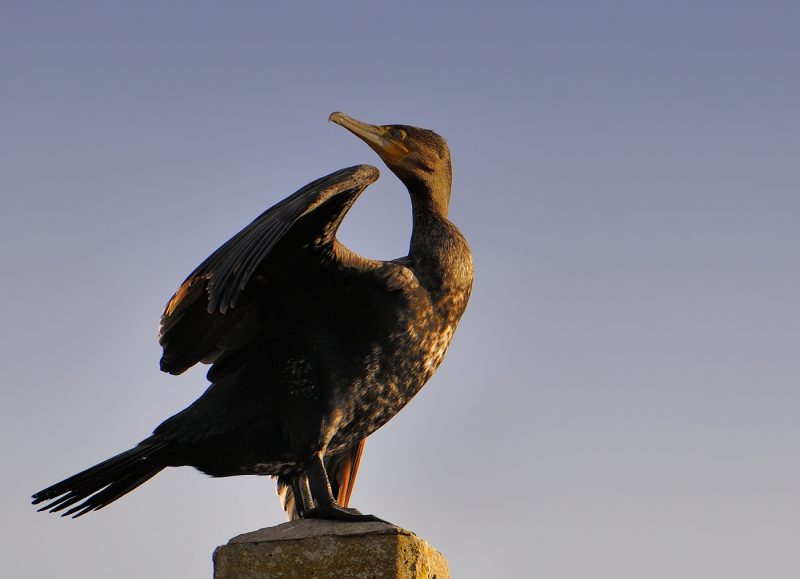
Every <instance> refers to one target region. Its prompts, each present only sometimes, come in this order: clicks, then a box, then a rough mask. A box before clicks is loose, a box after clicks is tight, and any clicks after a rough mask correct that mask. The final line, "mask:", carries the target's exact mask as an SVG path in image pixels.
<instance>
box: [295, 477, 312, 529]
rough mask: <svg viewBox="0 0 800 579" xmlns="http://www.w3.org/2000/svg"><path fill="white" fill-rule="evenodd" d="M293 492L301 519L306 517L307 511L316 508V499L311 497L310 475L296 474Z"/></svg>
mask: <svg viewBox="0 0 800 579" xmlns="http://www.w3.org/2000/svg"><path fill="white" fill-rule="evenodd" d="M292 492H293V493H294V497H295V506H296V508H297V514H298V515H299V516H300V518H301V519H304V518H305V517H306V513H308V512H309V511H311V510H312V509H313V508H314V499H313V498H312V497H311V489H310V488H309V486H308V477H307V476H306V475H304V474H296V475H294V476H293V477H292Z"/></svg>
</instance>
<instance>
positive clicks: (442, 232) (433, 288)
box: [409, 183, 472, 315]
mask: <svg viewBox="0 0 800 579" xmlns="http://www.w3.org/2000/svg"><path fill="white" fill-rule="evenodd" d="M410 192H411V206H412V215H413V222H414V223H413V232H412V234H411V247H410V250H409V257H410V258H411V263H412V264H413V265H412V267H413V269H414V274H415V275H416V276H417V278H418V279H419V280H420V282H421V283H422V284H423V285H424V286H425V287H426V288H427V289H428V290H429V291H430V292H431V295H432V297H434V299H435V300H438V299H439V298H443V297H446V296H448V295H451V296H452V295H459V296H468V295H469V290H470V288H471V287H472V254H471V253H470V250H469V246H468V245H467V242H466V240H465V239H464V236H463V235H461V232H460V231H459V230H458V228H457V227H456V226H455V225H454V224H453V223H451V222H450V220H448V219H447V202H448V200H449V196H450V186H449V183H447V190H446V191H426V192H425V193H424V194H422V193H421V192H419V191H416V192H415V191H410ZM464 304H466V301H464ZM462 310H463V308H462ZM459 315H460V314H459Z"/></svg>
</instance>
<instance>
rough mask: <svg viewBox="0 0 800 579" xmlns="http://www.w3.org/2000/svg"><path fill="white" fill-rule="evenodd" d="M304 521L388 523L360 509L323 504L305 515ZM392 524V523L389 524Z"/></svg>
mask: <svg viewBox="0 0 800 579" xmlns="http://www.w3.org/2000/svg"><path fill="white" fill-rule="evenodd" d="M303 518H304V519H326V520H334V521H347V522H349V523H367V522H373V523H386V522H387V521H384V520H383V519H379V518H378V517H376V516H375V515H364V514H362V513H361V512H360V511H359V510H358V509H349V508H345V507H340V506H339V505H337V504H335V503H333V504H327V505H326V504H323V505H320V506H318V507H314V508H313V509H311V510H309V511H306V512H305V513H303ZM389 524H391V523H389Z"/></svg>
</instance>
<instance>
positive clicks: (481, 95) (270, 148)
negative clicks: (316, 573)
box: [0, 0, 800, 579]
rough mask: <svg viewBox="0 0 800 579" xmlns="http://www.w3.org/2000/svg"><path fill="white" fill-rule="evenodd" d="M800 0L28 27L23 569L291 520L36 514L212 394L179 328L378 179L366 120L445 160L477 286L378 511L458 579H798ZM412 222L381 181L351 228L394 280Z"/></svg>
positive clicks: (158, 13) (217, 8)
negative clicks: (291, 218)
mask: <svg viewBox="0 0 800 579" xmlns="http://www.w3.org/2000/svg"><path fill="white" fill-rule="evenodd" d="M799 7H800V4H798V3H797V2H771V1H765V2H737V1H725V2H723V1H702V0H700V1H692V2H683V1H673V2H650V1H637V2H605V1H598V2H593V1H559V2H555V1H553V2H535V3H523V2H519V3H509V2H484V3H481V4H473V3H468V2H460V3H455V2H450V3H435V2H404V3H402V4H394V5H383V4H381V5H379V4H378V3H375V2H337V3H327V4H323V3H319V4H316V3H295V4H293V5H291V6H290V5H289V4H288V3H286V4H285V5H284V6H283V7H276V6H274V5H273V3H267V2H227V3H221V2H216V3H215V2H147V1H140V2H80V1H78V2H36V1H26V2H21V1H20V2H15V1H11V2H5V3H4V4H3V9H2V17H0V71H2V72H0V80H1V81H2V91H1V93H0V94H1V95H2V96H0V102H2V107H0V187H1V191H2V207H3V209H2V212H0V243H2V250H1V251H0V268H2V271H3V272H4V273H3V278H2V279H3V284H2V285H3V289H2V299H1V300H0V312H2V320H3V324H2V325H1V326H0V337H1V338H2V345H3V347H2V352H3V353H2V359H3V379H2V389H3V390H2V392H3V402H2V405H1V406H0V412H1V413H2V420H0V429H2V430H1V431H0V450H1V451H2V456H3V458H4V462H5V467H4V469H3V471H4V477H3V481H2V488H3V492H2V507H3V513H4V517H3V524H2V526H1V527H0V529H2V536H0V549H2V551H3V557H2V559H3V574H4V575H5V576H9V577H32V578H39V577H55V576H58V577H64V578H70V577H98V578H100V577H116V578H134V577H143V576H148V577H203V576H206V577H207V576H210V573H211V565H210V557H211V552H212V550H213V548H214V547H215V546H216V545H218V544H222V543H224V542H225V541H227V539H228V538H230V537H231V536H233V535H236V534H238V533H241V532H245V531H250V530H253V529H257V528H259V527H263V526H266V525H272V524H276V523H279V522H280V521H281V520H282V513H281V511H280V509H279V507H278V504H277V501H276V500H275V497H274V487H273V485H272V483H271V482H270V481H268V480H265V479H260V478H251V477H237V478H233V479H224V480H212V479H209V478H207V477H205V476H203V475H201V474H199V473H197V472H194V471H192V470H190V469H172V470H171V471H168V472H164V473H162V474H160V475H159V476H158V477H157V478H155V479H154V480H152V481H150V482H149V483H148V484H146V485H145V486H143V487H142V488H140V489H139V490H137V491H136V492H135V493H133V494H132V495H130V496H128V497H126V498H125V499H124V500H121V501H120V502H118V503H115V504H114V505H113V506H111V507H109V508H108V509H106V510H104V511H102V512H100V513H96V514H94V515H92V516H88V517H85V518H83V519H81V520H79V521H66V520H60V519H58V518H56V517H53V516H45V515H36V514H35V513H34V510H33V509H32V508H31V507H30V506H29V505H28V504H27V497H28V496H29V495H30V494H31V493H32V492H33V491H35V490H38V489H39V488H42V487H43V486H45V485H47V484H50V483H52V482H55V481H56V480H60V479H61V478H63V477H65V476H67V475H70V474H72V473H74V472H76V471H77V470H80V469H82V468H84V467H87V466H90V465H92V464H94V463H96V462H98V461H100V460H101V459H105V458H107V457H108V456H110V455H112V454H114V453H116V452H119V451H121V450H124V449H126V448H128V447H129V446H131V445H132V444H134V443H136V442H137V441H138V440H140V439H141V438H143V437H144V436H146V435H147V434H149V432H150V431H151V429H152V428H153V427H154V426H155V425H156V424H158V423H159V422H160V421H161V420H162V419H164V418H166V417H167V416H169V415H171V414H173V413H174V412H176V411H177V410H179V409H181V408H183V407H184V406H185V405H187V404H188V403H189V402H190V401H192V400H194V399H195V398H196V397H197V396H198V395H199V394H200V393H201V392H202V391H203V389H204V387H205V380H204V375H203V370H202V369H199V370H194V371H191V372H189V373H188V374H187V375H186V376H182V377H179V378H175V377H170V376H167V375H164V374H162V373H160V372H159V371H158V358H159V348H158V344H157V341H156V332H157V322H158V318H159V315H160V312H161V310H162V308H163V306H164V303H165V302H166V300H167V298H168V297H169V296H170V295H171V293H172V292H173V291H174V290H175V288H176V287H177V285H178V284H179V283H180V282H181V281H182V280H183V278H184V277H185V275H186V274H188V273H189V271H191V269H192V268H193V267H194V266H195V265H196V264H197V263H199V261H200V260H202V259H203V258H204V257H205V256H206V255H207V254H208V253H209V252H210V251H212V250H213V249H215V248H216V247H217V246H218V245H219V244H220V243H221V242H223V241H225V240H226V239H227V238H228V237H229V236H230V235H232V234H233V233H235V232H236V231H237V230H238V229H239V228H240V227H242V226H243V225H245V224H246V223H248V222H249V221H250V220H251V219H252V218H253V217H254V216H255V215H257V214H258V213H259V212H261V211H262V210H263V209H265V208H266V207H268V206H270V205H271V204H273V203H274V202H275V201H277V200H279V199H280V198H282V197H283V196H285V195H287V194H289V193H291V192H292V191H294V190H295V189H297V188H298V187H300V186H301V185H303V184H305V183H306V182H308V181H310V180H312V179H314V178H316V177H319V176H321V175H323V174H326V173H328V172H330V171H332V170H335V169H338V168H341V167H344V166H348V165H352V164H356V163H363V162H368V163H373V164H379V160H378V159H377V158H376V156H375V155H374V153H372V151H370V150H369V149H368V148H367V147H365V146H364V145H363V143H361V142H359V141H358V140H357V139H355V138H353V137H352V136H351V135H349V134H348V133H347V132H345V131H344V130H342V129H341V128H339V127H336V126H333V125H328V124H326V119H327V115H328V114H329V113H330V112H331V111H334V110H342V111H344V112H347V113H349V114H352V115H353V116H355V117H357V118H360V119H363V120H366V121H369V122H377V123H388V122H401V123H407V124H415V125H420V126H424V127H428V128H432V129H435V130H437V131H438V132H440V133H441V134H443V135H444V136H445V137H447V139H448V140H449V142H450V146H451V149H452V153H453V159H454V173H455V183H454V192H453V202H452V210H451V216H452V218H453V220H454V221H455V222H456V223H458V225H459V226H460V227H461V228H462V230H463V231H464V232H465V234H466V235H467V237H468V238H469V240H470V242H471V244H472V246H473V250H474V253H475V259H476V266H477V279H476V284H475V291H474V294H473V299H472V303H471V305H470V309H469V310H468V312H467V314H466V316H465V318H464V320H463V322H462V325H461V327H460V329H459V332H458V333H457V335H456V339H455V341H454V344H453V347H452V348H451V352H450V354H449V356H448V359H447V360H446V362H445V364H444V366H443V367H442V369H441V370H440V371H439V372H438V374H437V375H436V376H435V377H434V379H433V380H432V381H431V382H430V384H429V385H428V387H426V388H425V389H424V390H423V391H422V393H421V394H420V395H419V396H418V397H417V399H415V400H414V402H413V403H412V404H411V405H410V406H409V407H408V408H407V409H406V410H404V411H403V412H402V413H401V414H400V415H399V416H398V417H397V418H396V419H395V420H393V421H392V422H391V423H390V424H388V425H387V426H386V427H385V428H384V429H382V430H381V431H379V432H378V433H376V434H375V435H374V436H373V437H371V439H370V441H369V443H368V445H367V450H366V454H365V458H364V462H363V465H362V473H361V475H360V478H359V483H358V486H357V487H356V491H355V494H354V497H353V502H354V504H355V505H356V506H358V507H359V508H361V509H362V510H364V511H366V512H374V513H376V514H378V515H379V516H382V517H384V518H386V519H388V520H391V521H393V522H396V523H397V524H400V525H402V526H405V527H408V528H410V529H412V530H414V531H416V532H418V533H419V534H420V535H422V536H423V537H425V538H426V539H428V540H429V541H430V542H431V543H432V544H433V545H434V546H436V547H437V548H439V549H440V550H442V551H443V552H444V553H445V554H446V555H447V556H448V558H449V560H450V564H451V568H452V570H453V574H454V577H458V578H484V577H523V576H527V577H542V578H545V577H546V578H548V579H552V578H556V577H558V578H565V579H573V578H574V579H585V578H587V577H592V578H593V579H640V578H642V577H647V578H648V579H674V578H676V577H680V578H682V579H694V578H697V579H707V578H709V577H725V578H726V579H736V578H742V579H745V578H746V579H752V578H753V577H769V578H770V579H783V578H786V579H789V578H792V579H795V578H796V577H798V576H800V496H799V495H800V492H799V491H798V489H800V461H799V460H798V453H797V445H798V439H799V438H800V420H798V418H797V417H798V406H799V405H800V389H798V375H800V367H799V366H800V361H799V360H800V357H799V356H798V345H799V344H800V306H798V295H800V227H798V222H799V221H800V162H798V159H799V158H800V137H799V135H800V110H798V109H799V108H800V105H798V103H800V72H799V71H800V67H798V61H800V35H798V33H797V30H798V26H800V8H799ZM379 166H381V165H379ZM381 168H382V166H381ZM409 227H410V217H409V202H408V199H407V195H406V193H405V191H404V190H403V188H402V186H401V185H400V183H399V182H398V181H397V180H396V179H395V178H394V177H393V176H392V175H391V174H390V173H389V172H388V171H387V170H383V178H382V179H381V180H380V181H379V182H378V183H376V184H375V185H373V186H372V187H370V188H369V189H368V191H367V192H366V194H365V195H364V196H363V197H362V198H361V199H360V200H359V203H358V204H357V206H356V207H355V208H354V209H353V211H352V212H351V214H350V215H349V217H348V220H347V221H346V223H345V225H344V227H343V230H342V235H341V237H342V239H343V241H345V242H346V243H347V244H348V245H350V246H351V247H353V248H354V249H356V250H359V251H360V252H362V253H364V254H366V255H369V256H370V257H379V258H391V257H397V256H399V255H403V254H405V251H406V248H407V243H408V235H409Z"/></svg>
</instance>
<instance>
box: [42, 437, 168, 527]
mask: <svg viewBox="0 0 800 579" xmlns="http://www.w3.org/2000/svg"><path fill="white" fill-rule="evenodd" d="M166 446H167V445H166V443H163V442H156V443H142V444H139V445H138V446H136V447H134V448H132V449H130V450H127V451H125V452H123V453H120V454H118V455H117V456H114V457H112V458H109V459H108V460H105V461H103V462H101V463H100V464H97V465H95V466H93V467H91V468H88V469H86V470H84V471H82V472H79V473H78V474H76V475H73V476H71V477H69V478H67V479H65V480H63V481H61V482H59V483H56V484H54V485H52V486H49V487H47V488H46V489H44V490H41V491H39V492H38V493H36V494H34V495H33V504H34V505H38V504H40V503H43V502H45V501H50V502H49V503H48V504H46V505H44V506H43V507H41V508H40V509H39V511H49V512H51V513H57V512H60V511H63V510H64V509H69V510H67V511H66V512H65V513H62V515H61V516H63V517H66V516H69V515H72V516H73V518H75V517H80V516H81V515H85V514H86V513H88V512H90V511H96V510H98V509H102V508H103V507H105V506H106V505H108V504H110V503H112V502H114V501H115V500H117V499H118V498H120V497H121V496H122V495H124V494H126V493H129V492H130V491H132V490H133V489H135V488H136V487H138V486H139V485H141V484H142V483H144V482H145V481H147V480H149V479H150V478H152V477H154V476H155V475H156V474H158V473H159V472H160V471H161V470H162V469H163V468H164V467H166V466H167V463H166V462H165V461H164V460H163V456H162V451H163V450H164V448H165V447H166ZM81 501H83V502H81ZM75 503H80V504H78V505H77V506H73V505H75ZM70 507H72V508H70Z"/></svg>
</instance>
